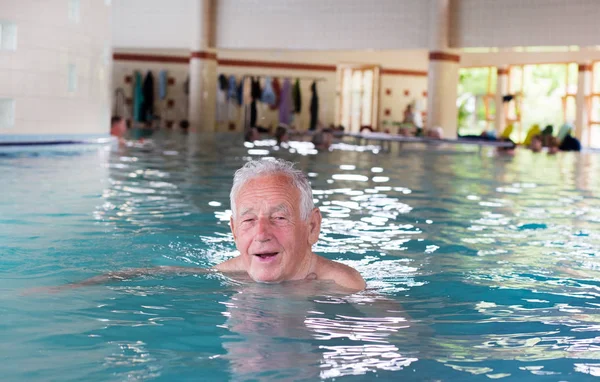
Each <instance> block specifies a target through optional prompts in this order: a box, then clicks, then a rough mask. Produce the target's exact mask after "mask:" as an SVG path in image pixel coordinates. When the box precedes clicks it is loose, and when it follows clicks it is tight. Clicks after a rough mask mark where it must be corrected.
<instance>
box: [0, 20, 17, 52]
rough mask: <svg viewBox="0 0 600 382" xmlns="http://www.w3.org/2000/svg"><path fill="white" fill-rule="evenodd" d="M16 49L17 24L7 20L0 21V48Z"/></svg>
mask: <svg viewBox="0 0 600 382" xmlns="http://www.w3.org/2000/svg"><path fill="white" fill-rule="evenodd" d="M16 49H17V25H16V24H15V23H11V22H8V21H0V50H16Z"/></svg>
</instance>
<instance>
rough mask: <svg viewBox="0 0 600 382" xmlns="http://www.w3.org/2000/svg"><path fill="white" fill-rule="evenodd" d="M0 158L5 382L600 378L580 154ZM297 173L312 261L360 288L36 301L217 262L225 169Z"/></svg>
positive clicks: (226, 285) (586, 180)
mask: <svg viewBox="0 0 600 382" xmlns="http://www.w3.org/2000/svg"><path fill="white" fill-rule="evenodd" d="M155 142H156V145H154V146H146V147H128V148H120V149H113V150H112V151H107V150H97V149H94V150H86V151H76V150H75V151H57V150H56V149H53V150H46V151H41V152H38V153H33V152H19V151H13V152H10V153H6V152H5V153H4V154H2V155H1V156H0V176H1V177H2V184H3V187H2V198H1V199H0V200H1V201H0V242H1V243H2V245H1V246H0V248H1V256H0V344H1V345H0V359H2V362H1V364H0V375H1V376H2V380H6V381H20V380H26V381H81V380H86V381H109V380H110V381H113V380H114V381H118V380H140V381H141V380H153V381H175V380H194V381H196V380H202V381H227V380H236V381H237V380H242V381H243V380H260V381H263V380H264V381H270V380H277V381H281V380H290V381H291V380H294V381H296V380H316V379H319V378H322V379H327V380H332V381H333V380H336V381H346V380H349V381H355V380H356V381H358V380H360V381H362V380H381V381H398V380H403V381H484V380H485V381H487V380H490V379H504V380H519V381H527V380H536V381H538V380H544V381H584V380H591V379H595V378H594V377H597V376H600V299H599V298H598V297H599V296H600V281H599V280H600V261H599V256H600V237H599V236H600V199H599V196H598V192H600V180H599V177H598V174H599V171H600V156H598V155H594V154H581V155H578V154H576V155H574V154H571V153H569V154H567V153H564V154H559V155H557V156H554V157H551V156H547V155H545V154H537V155H536V154H532V153H530V152H527V151H520V152H518V153H517V155H516V156H515V157H497V156H494V153H493V151H488V150H483V151H482V152H481V153H479V152H478V151H477V149H475V148H472V147H446V146H439V147H432V148H426V147H420V146H410V145H405V146H404V148H403V150H402V151H398V150H397V148H393V150H392V152H379V153H376V152H377V148H376V147H366V146H356V145H353V144H352V142H351V141H349V142H346V143H344V144H339V145H336V147H335V148H334V150H333V151H332V152H327V153H318V154H316V153H314V152H313V151H312V150H311V149H310V147H309V146H305V145H295V146H294V148H293V149H292V150H291V151H290V150H277V151H276V150H274V149H273V147H271V146H268V145H267V142H262V143H261V145H258V146H255V147H244V146H243V145H242V143H241V140H240V138H239V137H237V136H231V135H222V136H217V137H212V138H211V137H186V136H180V135H171V136H168V135H166V136H159V137H157V138H156V141H155ZM265 155H273V156H279V157H284V158H286V159H289V160H293V161H295V162H298V164H299V167H300V168H302V169H304V170H305V171H306V172H308V173H309V175H310V178H311V181H312V183H313V188H314V189H315V198H316V199H318V205H319V206H320V207H321V209H322V211H323V216H324V224H323V232H322V236H321V240H320V242H319V243H318V245H317V246H316V248H315V250H316V252H318V253H321V254H323V255H324V256H327V257H328V258H331V259H337V260H340V261H342V262H345V263H347V264H350V265H352V266H354V267H356V268H357V269H359V270H360V271H361V272H362V274H363V275H364V276H365V278H366V280H367V282H368V286H369V290H368V291H367V292H363V293H360V294H357V295H353V296H343V295H338V294H335V293H334V292H333V291H332V290H331V287H330V286H329V285H328V284H326V283H318V282H311V283H300V284H282V285H259V284H252V283H250V284H245V283H241V282H236V281H233V280H230V279H228V278H226V277H223V276H219V275H196V276H191V275H188V276H183V275H165V276H160V277H146V278H137V279H133V280H129V281H123V282H118V283H111V284H106V285H98V286H91V287H86V288H80V289H73V290H66V291H62V292H60V293H45V292H43V291H39V290H37V289H35V288H40V287H48V286H55V285H61V284H65V283H70V282H75V281H79V280H82V279H85V278H87V277H91V276H95V275H98V274H101V273H104V272H107V271H114V270H119V269H123V268H130V267H151V266H158V265H179V266H185V265H190V266H202V267H208V266H211V265H214V264H216V263H218V262H220V261H222V260H224V259H226V258H229V257H230V256H233V255H234V254H235V248H234V246H233V244H232V238H231V235H230V233H229V229H228V222H227V220H228V211H227V210H228V207H229V206H228V191H229V187H230V185H231V178H232V173H233V171H234V170H235V169H236V168H238V167H239V166H240V165H241V164H242V163H243V162H244V161H245V160H248V158H250V157H253V158H256V157H261V156H265Z"/></svg>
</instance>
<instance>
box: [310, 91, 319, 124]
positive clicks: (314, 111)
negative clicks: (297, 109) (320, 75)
mask: <svg viewBox="0 0 600 382" xmlns="http://www.w3.org/2000/svg"><path fill="white" fill-rule="evenodd" d="M310 91H311V92H312V96H311V97H310V126H309V130H314V129H316V128H317V120H318V118H319V96H318V95H317V83H316V82H315V81H313V83H312V85H310Z"/></svg>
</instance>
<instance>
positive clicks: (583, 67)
mask: <svg viewBox="0 0 600 382" xmlns="http://www.w3.org/2000/svg"><path fill="white" fill-rule="evenodd" d="M591 91H592V65H590V64H588V63H583V64H579V73H578V77H577V96H576V98H575V105H576V106H575V107H576V111H575V113H576V114H575V131H574V133H575V137H576V138H577V139H579V141H580V142H581V145H582V146H584V147H588V146H589V145H590V142H589V137H590V134H589V128H590V127H589V125H588V112H589V110H588V96H589V95H590V93H591Z"/></svg>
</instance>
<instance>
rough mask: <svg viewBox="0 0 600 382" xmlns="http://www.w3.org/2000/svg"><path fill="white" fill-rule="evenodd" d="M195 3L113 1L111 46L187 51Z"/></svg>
mask: <svg viewBox="0 0 600 382" xmlns="http://www.w3.org/2000/svg"><path fill="white" fill-rule="evenodd" d="M194 1H195V0H169V1H165V0H112V3H113V12H112V28H113V46H114V47H115V48H159V49H160V48H170V49H177V48H184V49H189V48H190V46H191V43H192V30H193V28H192V20H193V17H192V16H193V15H192V12H193V9H194V7H193V4H194Z"/></svg>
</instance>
